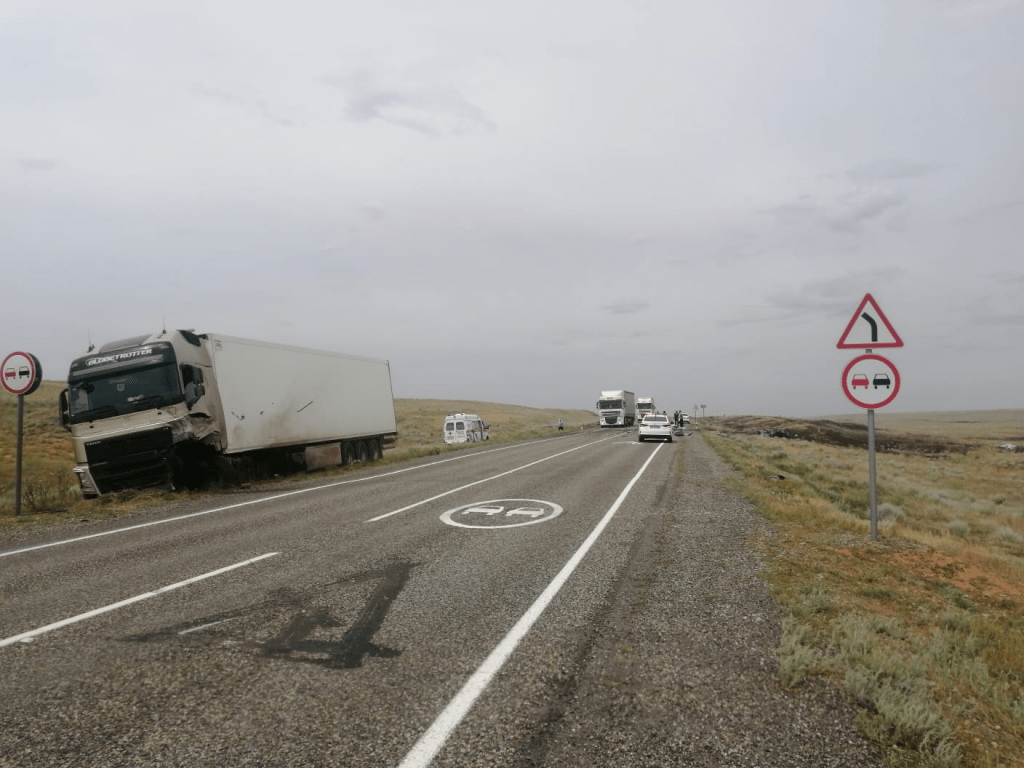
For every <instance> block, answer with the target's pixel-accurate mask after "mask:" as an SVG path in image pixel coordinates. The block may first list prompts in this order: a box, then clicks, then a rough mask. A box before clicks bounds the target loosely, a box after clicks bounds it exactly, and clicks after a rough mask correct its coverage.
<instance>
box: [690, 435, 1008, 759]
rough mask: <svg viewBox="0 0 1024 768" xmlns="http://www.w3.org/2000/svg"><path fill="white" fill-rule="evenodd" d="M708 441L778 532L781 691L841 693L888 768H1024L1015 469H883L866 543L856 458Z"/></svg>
mask: <svg viewBox="0 0 1024 768" xmlns="http://www.w3.org/2000/svg"><path fill="white" fill-rule="evenodd" d="M709 426H710V427H711V428H708V427H709ZM702 434H703V435H704V437H705V438H706V439H707V441H708V442H709V444H710V445H711V446H712V447H713V448H714V449H715V450H716V451H717V452H718V454H719V455H720V456H721V457H722V458H723V459H724V460H725V461H727V462H728V463H729V464H731V465H732V466H733V467H734V468H735V469H737V470H738V472H739V476H737V477H736V479H735V483H736V487H737V489H738V490H740V491H741V492H742V493H744V494H745V495H746V496H747V497H748V498H750V499H751V500H752V501H753V502H754V503H755V504H756V506H757V508H758V510H759V511H760V512H761V513H762V514H763V515H764V516H765V517H766V518H768V519H769V520H771V521H772V522H773V523H774V525H775V528H776V531H777V535H776V536H774V537H773V538H772V539H771V540H769V541H768V542H766V543H765V544H764V545H763V546H764V547H765V554H766V556H767V560H768V562H769V564H770V565H769V572H768V579H769V581H770V583H771V586H772V588H773V591H774V593H775V595H776V597H777V598H778V599H779V600H780V601H781V602H782V603H783V604H784V605H786V606H787V607H788V608H789V616H788V617H787V619H786V621H785V624H784V631H783V636H782V640H781V643H780V647H779V668H780V676H781V680H782V682H783V684H784V685H787V686H797V685H800V683H801V682H802V681H803V680H804V679H805V678H806V677H807V676H808V675H824V676H827V677H830V678H832V679H833V680H835V681H836V682H837V683H838V684H839V685H841V686H842V687H844V688H845V690H846V691H847V692H848V694H849V695H850V696H851V697H852V698H853V699H854V700H855V701H856V702H857V703H858V704H859V705H860V707H861V713H862V714H861V727H862V730H863V732H864V733H865V734H866V735H867V736H868V737H869V738H871V739H873V740H874V741H875V742H876V743H878V744H879V745H880V746H881V747H883V749H884V751H885V754H886V764H887V765H889V766H894V767H897V766H898V767H900V768H910V767H911V766H914V767H923V766H934V767H935V768H953V767H954V766H979V767H982V768H996V767H997V766H999V767H1000V768H1007V767H1009V766H1024V615H1022V611H1021V606H1022V605H1024V586H1022V585H1024V547H1022V545H1021V541H1024V471H1022V470H1024V454H1019V453H1018V454H1004V453H1000V452H999V451H997V450H996V449H995V448H994V447H992V446H986V445H985V444H984V442H981V443H980V444H976V443H973V442H972V443H970V444H967V443H965V444H964V445H963V446H962V448H963V451H962V452H961V451H959V450H953V451H949V452H945V453H943V454H942V455H940V456H936V455H935V454H934V452H931V451H929V452H927V453H922V454H919V455H917V454H914V453H912V452H911V453H901V454H891V455H890V454H881V455H879V457H878V470H879V503H880V512H882V515H883V517H882V525H881V532H880V535H879V540H878V541H877V542H872V541H871V540H870V538H869V536H868V533H869V521H868V487H867V457H866V449H865V448H854V447H844V446H840V445H829V444H821V443H817V442H812V441H808V440H800V439H788V440H779V439H773V438H770V437H764V436H761V435H759V434H742V433H738V432H730V431H729V430H728V425H727V424H717V425H715V424H713V423H705V430H704V431H703V432H702ZM780 478H781V479H780Z"/></svg>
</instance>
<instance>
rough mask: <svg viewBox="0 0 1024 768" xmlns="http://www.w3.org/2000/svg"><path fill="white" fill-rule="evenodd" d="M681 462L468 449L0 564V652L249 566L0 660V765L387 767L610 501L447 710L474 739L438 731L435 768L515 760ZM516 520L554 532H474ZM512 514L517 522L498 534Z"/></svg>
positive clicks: (523, 528) (631, 448)
mask: <svg viewBox="0 0 1024 768" xmlns="http://www.w3.org/2000/svg"><path fill="white" fill-rule="evenodd" d="M678 449H679V446H678V445H677V444H676V445H671V446H664V447H663V448H659V447H658V446H656V445H651V444H643V445H640V444H638V443H637V442H636V438H635V433H634V434H627V435H623V434H621V433H611V434H608V433H604V432H602V433H597V434H593V433H591V434H586V435H579V436H577V435H574V436H567V437H566V438H563V439H558V440H548V441H542V442H539V443H536V444H533V445H520V446H517V447H515V448H513V449H509V450H501V451H498V450H489V449H483V450H479V451H478V452H475V453H474V454H472V455H468V454H467V455H465V456H464V457H461V456H460V460H459V461H447V462H444V463H436V462H430V461H421V462H420V463H421V464H423V466H419V467H417V468H416V469H414V470H412V471H408V472H403V473H398V474H395V473H393V470H385V471H374V470H366V471H364V472H363V473H361V475H362V476H363V477H365V478H366V479H362V478H359V482H340V483H339V482H326V483H318V484H316V485H317V486H329V487H317V488H315V489H311V490H307V491H305V492H303V493H297V494H296V493H292V494H290V495H280V494H278V495H280V496H281V497H280V498H276V499H273V500H269V501H262V502H260V503H258V504H250V505H247V506H244V507H235V508H232V509H223V510H222V511H219V512H213V513H209V514H203V515H199V516H196V517H191V518H187V519H183V520H176V521H172V522H166V523H163V524H160V525H151V526H147V527H138V528H134V529H132V530H127V531H124V532H123V533H117V534H112V535H109V536H103V537H99V538H93V539H86V540H81V541H72V542H69V543H65V544H60V545H59V546H52V547H46V548H44V549H35V550H30V551H22V552H18V553H15V554H10V555H7V556H0V574H2V575H3V584H4V587H3V589H4V593H3V598H4V603H3V605H4V607H3V611H2V617H0V619H2V621H0V627H2V631H0V641H3V640H4V639H10V638H12V637H16V636H17V635H18V634H23V633H25V632H28V631H31V630H33V629H36V628H40V627H45V626H46V625H48V624H51V623H53V622H57V621H60V620H63V619H67V618H69V617H74V616H78V615H81V614H84V613H87V612H89V611H94V610H96V609H97V608H100V607H102V606H109V605H114V604H117V603H118V602H120V601H124V600H126V598H131V597H132V596H137V595H140V594H146V593H148V592H151V591H153V590H156V589H159V588H161V587H165V586H167V585H171V584H177V583H180V582H183V581H185V580H188V579H194V578H196V577H197V576H199V575H202V574H208V573H211V572H213V571H215V570H217V569H223V568H226V567H229V566H232V565H236V564H238V563H242V562H244V561H248V560H252V559H254V558H258V557H262V558H263V559H261V560H258V561H256V562H251V563H249V564H247V565H239V566H238V567H235V568H234V569H233V570H230V571H226V572H223V573H221V574H218V575H215V576H210V577H209V578H206V579H204V580H202V581H196V582H193V583H190V584H187V585H185V586H181V587H180V588H177V589H175V590H173V591H170V592H166V593H162V594H158V595H154V596H152V597H149V598H147V599H145V600H140V601H138V602H134V603H131V604H128V605H125V606H123V607H120V608H117V609H116V610H111V611H108V612H106V613H103V614H99V615H93V616H90V617H88V618H86V619H84V620H82V621H80V622H77V623H75V624H73V625H69V626H65V627H60V628H57V629H54V630H52V631H50V632H46V633H44V634H41V635H39V636H37V637H34V638H32V639H31V642H27V643H26V642H13V643H11V644H9V645H7V646H6V647H2V648H0V661H2V662H3V664H4V667H5V674H4V678H3V684H2V693H3V703H2V704H0V755H14V756H18V759H17V760H16V763H17V764H20V765H27V764H33V762H32V760H33V759H34V758H33V757H32V756H33V755H34V756H42V755H45V756H46V761H45V763H46V764H60V761H61V760H64V761H66V762H67V763H68V764H75V762H76V761H80V760H82V759H83V756H88V757H90V758H91V759H93V760H94V761H99V763H98V764H103V761H104V760H106V761H107V762H110V761H111V759H112V758H116V760H115V761H114V762H115V764H124V765H144V764H153V763H155V762H159V761H161V760H163V761H165V762H168V763H169V764H191V765H214V764H225V763H226V762H234V763H236V764H241V763H243V762H245V763H251V764H266V765H282V764H304V765H328V764H336V765H397V764H399V763H400V762H401V761H402V760H403V759H404V758H407V757H408V756H409V755H410V750H412V749H413V747H414V745H415V744H416V743H417V740H419V739H420V738H421V737H423V735H424V734H425V733H428V732H429V729H430V727H431V725H432V724H433V723H434V722H435V720H436V718H437V717H438V715H439V714H440V713H441V712H442V711H443V710H444V708H445V707H446V706H447V705H448V704H449V703H450V702H451V701H452V699H453V698H454V697H455V696H456V694H457V693H458V691H459V690H460V689H461V688H462V687H463V685H464V684H465V683H466V681H467V680H468V679H470V678H471V676H472V675H473V674H474V672H476V671H477V670H478V668H479V667H480V665H481V663H483V661H484V660H485V659H486V658H487V657H488V655H489V654H491V653H492V651H494V649H495V648H496V647H498V646H499V644H500V643H501V642H502V640H503V639H504V638H506V636H507V634H508V632H509V631H510V630H511V629H512V628H513V626H515V624H516V622H518V621H520V620H521V619H522V617H523V616H524V614H526V613H527V611H528V610H529V609H530V608H531V606H533V605H534V603H535V601H536V600H537V598H538V596H539V595H541V594H542V593H543V592H544V590H545V589H546V588H547V587H549V585H551V583H552V580H554V579H555V578H556V577H557V576H558V574H559V571H561V570H562V569H563V567H564V566H565V564H566V563H567V562H569V561H570V559H571V558H572V557H573V555H574V554H575V553H577V552H579V550H580V547H581V545H582V544H583V543H584V542H585V541H586V540H587V537H588V536H590V535H591V533H592V532H593V531H594V529H595V527H596V526H598V524H599V523H600V521H601V520H602V518H604V517H605V516H606V515H608V513H609V511H610V510H611V509H612V508H613V506H615V505H616V503H618V504H620V507H619V508H618V509H617V510H616V511H615V513H614V516H613V517H611V519H610V521H609V522H608V526H607V528H606V529H605V530H604V531H603V532H602V533H601V535H600V537H598V538H597V539H596V541H594V543H593V545H592V548H591V549H590V550H589V551H588V552H587V553H586V556H585V557H583V558H582V560H581V561H580V563H579V566H578V567H577V568H576V569H575V571H574V572H573V573H572V574H571V575H569V576H568V578H567V579H566V580H565V583H564V586H562V587H561V589H560V590H559V591H557V593H556V594H554V596H553V598H552V600H551V603H550V605H548V606H546V607H545V609H544V611H543V612H542V613H541V614H540V615H539V618H538V619H537V620H536V624H534V625H531V626H530V627H529V629H528V631H526V632H525V634H524V636H523V638H522V641H521V643H520V644H519V645H518V646H517V647H515V649H514V650H513V651H512V653H511V655H510V657H509V659H508V662H507V663H506V664H505V665H504V666H503V667H501V669H500V670H499V671H498V672H497V676H496V677H495V678H494V679H493V681H489V682H487V684H486V685H485V686H484V687H483V692H482V695H481V697H480V699H479V700H477V701H475V702H474V703H473V705H472V707H471V708H470V709H469V710H468V711H469V715H468V716H469V718H470V719H473V718H479V714H477V713H480V712H486V713H495V714H494V715H493V716H489V717H488V718H487V720H486V723H487V727H486V728H483V729H482V728H481V727H480V725H479V724H477V725H474V726H472V727H467V726H466V725H465V724H462V725H459V724H456V725H455V727H454V730H453V731H452V733H451V735H450V736H446V737H445V738H442V739H441V741H440V742H438V743H435V744H434V745H433V748H436V749H440V750H441V751H440V754H439V756H438V758H437V760H440V761H444V760H448V761H452V760H454V762H450V764H456V765H457V764H469V763H462V762H460V761H461V760H462V759H463V758H461V757H459V755H460V752H459V750H460V748H465V749H468V750H469V751H471V752H478V751H479V750H480V748H481V747H480V734H481V732H485V733H488V734H490V735H489V738H488V739H487V741H488V742H489V743H490V744H491V745H492V747H494V748H495V749H497V748H498V747H499V746H500V747H501V749H504V750H505V751H506V752H507V751H508V750H509V749H511V752H510V754H514V753H515V748H516V746H515V745H516V744H518V743H520V742H522V741H523V740H524V739H526V740H528V739H529V734H530V732H531V728H534V727H535V726H536V725H537V722H538V718H540V719H541V720H542V719H543V717H544V712H545V704H544V702H545V701H546V700H547V699H548V698H550V696H551V695H553V693H554V692H556V691H555V689H557V688H558V686H559V685H560V683H559V680H560V677H561V675H562V673H561V672H560V671H559V666H560V665H564V664H565V663H566V660H567V659H571V658H572V657H573V655H574V654H576V653H578V652H579V638H580V636H581V633H583V632H585V631H587V630H588V628H591V627H592V625H593V623H594V622H595V621H600V616H601V606H602V604H603V601H604V599H605V596H606V594H607V592H608V590H609V589H610V588H611V587H612V585H614V583H615V581H616V579H617V578H618V574H619V572H620V571H621V569H622V568H623V567H624V565H625V563H626V561H627V558H628V555H629V550H630V546H631V544H632V542H633V540H634V538H635V536H636V535H637V531H638V530H640V527H641V526H642V524H643V522H644V520H645V519H646V517H647V516H648V515H650V514H651V510H652V509H653V508H654V506H655V505H656V502H657V499H658V497H659V494H661V493H663V492H664V489H665V487H666V484H667V483H668V482H670V481H671V478H672V470H671V468H672V464H673V457H674V456H675V455H676V451H677V450H678ZM648 459H650V460H651V464H650V466H649V467H648V468H647V470H646V471H645V472H644V473H643V474H642V475H640V476H639V478H637V475H638V473H639V472H640V469H641V468H642V467H643V465H644V462H646V461H647V460H648ZM634 478H637V480H636V484H635V486H634V487H633V488H632V490H631V492H630V493H629V494H628V495H626V496H625V497H624V498H620V497H621V496H622V494H623V490H624V489H625V488H626V486H627V485H628V484H629V483H630V482H631V481H632V480H633V479H634ZM222 498H223V500H224V501H227V502H229V504H220V505H219V506H220V507H226V506H230V503H237V501H238V498H239V497H238V495H225V497H222ZM495 500H497V501H507V502H508V503H505V504H503V505H502V504H497V503H493V504H492V505H491V509H490V511H492V512H493V510H494V508H495V507H497V506H503V507H504V509H503V510H502V511H501V512H497V513H494V514H492V515H488V514H487V511H482V512H472V511H471V512H466V513H465V514H463V513H462V512H461V511H460V512H457V513H456V516H457V517H458V516H460V515H461V517H462V518H463V519H466V520H469V519H475V520H479V521H480V523H481V524H483V525H485V527H483V528H478V529H470V528H459V527H454V526H451V525H447V524H445V523H444V522H442V521H441V520H440V519H439V518H440V517H441V515H442V513H444V512H446V511H449V510H452V509H459V510H464V509H465V508H466V507H467V505H471V504H472V503H476V502H485V501H487V502H495ZM530 500H542V501H547V502H553V503H554V504H558V505H561V506H562V507H563V508H564V512H563V513H562V514H561V515H560V516H559V517H557V518H555V519H552V520H550V521H547V522H536V523H534V524H530V525H520V526H519V527H515V528H497V527H495V525H496V521H497V520H499V519H507V520H515V521H517V522H520V521H521V522H530V521H531V520H533V519H534V518H532V517H531V515H533V514H539V513H538V512H536V510H537V509H541V508H542V507H543V505H536V504H534V503H533V502H532V501H530ZM206 503H207V504H209V502H208V501H207V502H206ZM216 506H217V505H214V507H215V508H216ZM517 507H518V508H525V509H526V510H527V512H525V513H518V514H514V515H511V516H510V515H508V512H509V511H512V510H514V509H516V508H517ZM178 511H179V512H186V513H192V512H198V511H202V510H198V509H183V510H178ZM161 516H163V517H167V516H168V513H166V512H164V513H160V515H158V516H157V517H158V518H159V517H161ZM171 516H173V514H172V515H171ZM371 521H372V522H371ZM136 524H137V522H136ZM49 537H50V538H51V540H57V539H58V538H59V536H56V535H54V533H53V532H50V533H49ZM40 543H46V542H43V541H41V540H36V541H33V542H23V544H31V545H38V544H40ZM12 549H17V548H11V549H8V548H6V547H5V548H3V551H2V552H0V555H3V552H10V551H12ZM21 549H24V547H21ZM271 553H277V554H271ZM500 713H505V716H501V714H500ZM460 745H461V747H460ZM510 745H511V746H510ZM29 750H31V752H30V751H29ZM300 758H301V759H300ZM0 759H2V758H0ZM409 759H410V760H414V759H416V758H415V757H410V758H409ZM12 764H14V763H12ZM38 764H44V761H42V760H41V759H40V761H39V762H38ZM412 764H415V763H409V765H412ZM424 764H425V763H424Z"/></svg>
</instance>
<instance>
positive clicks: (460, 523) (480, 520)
mask: <svg viewBox="0 0 1024 768" xmlns="http://www.w3.org/2000/svg"><path fill="white" fill-rule="evenodd" d="M562 511H563V510H562V508H561V507H560V506H559V505H558V504H555V503H554V502H551V501H540V500H539V499H491V500H490V501H474V502H472V503H471V504H463V505H462V506H461V507H456V508H455V509H449V510H448V511H447V512H445V513H444V514H442V515H441V521H442V522H444V523H447V524H448V525H454V526H456V527H458V528H520V527H522V526H524V525H536V524H537V523H546V522H548V521H549V520H554V519H555V518H556V517H558V516H559V515H560V514H562Z"/></svg>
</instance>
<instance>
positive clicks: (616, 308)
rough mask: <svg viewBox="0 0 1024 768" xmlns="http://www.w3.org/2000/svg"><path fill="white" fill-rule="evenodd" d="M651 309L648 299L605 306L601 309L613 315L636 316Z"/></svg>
mask: <svg viewBox="0 0 1024 768" xmlns="http://www.w3.org/2000/svg"><path fill="white" fill-rule="evenodd" d="M650 308H651V302H649V301H647V299H627V300H625V301H619V302H616V303H615V304H605V305H604V306H603V307H601V309H602V310H603V311H605V312H608V313H610V314H613V315H635V314H636V313H637V312H643V311H644V310H647V309H650Z"/></svg>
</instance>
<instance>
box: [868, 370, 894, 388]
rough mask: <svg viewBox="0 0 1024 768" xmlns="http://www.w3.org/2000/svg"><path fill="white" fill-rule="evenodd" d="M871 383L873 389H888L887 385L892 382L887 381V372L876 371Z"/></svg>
mask: <svg viewBox="0 0 1024 768" xmlns="http://www.w3.org/2000/svg"><path fill="white" fill-rule="evenodd" d="M871 383H872V384H874V385H875V389H878V388H879V387H885V388H886V389H888V388H889V385H891V384H892V382H891V381H889V374H888V373H876V374H875V378H874V379H872V381H871Z"/></svg>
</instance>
